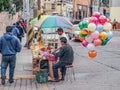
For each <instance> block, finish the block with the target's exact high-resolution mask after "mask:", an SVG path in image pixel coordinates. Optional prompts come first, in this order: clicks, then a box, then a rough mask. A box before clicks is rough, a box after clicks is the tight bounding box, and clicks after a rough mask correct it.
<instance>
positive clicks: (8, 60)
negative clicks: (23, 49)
mask: <svg viewBox="0 0 120 90" xmlns="http://www.w3.org/2000/svg"><path fill="white" fill-rule="evenodd" d="M8 65H9V79H13V76H14V69H15V65H16V55H7V56H2V62H1V76H6V70H7V67H8Z"/></svg>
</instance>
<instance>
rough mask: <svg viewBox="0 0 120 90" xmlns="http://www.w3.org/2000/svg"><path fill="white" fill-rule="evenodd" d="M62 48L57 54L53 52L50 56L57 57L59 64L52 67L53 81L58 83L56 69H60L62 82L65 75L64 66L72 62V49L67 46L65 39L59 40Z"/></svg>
mask: <svg viewBox="0 0 120 90" xmlns="http://www.w3.org/2000/svg"><path fill="white" fill-rule="evenodd" d="M60 41H61V45H62V47H61V48H60V50H59V52H53V53H52V54H53V55H55V56H57V57H59V62H57V63H56V64H54V65H53V73H54V78H55V80H54V81H59V77H58V68H60V69H61V74H62V78H61V80H64V77H65V74H66V67H65V66H66V65H72V63H73V60H74V52H73V49H72V47H71V46H70V45H69V44H67V39H66V38H65V37H61V38H60Z"/></svg>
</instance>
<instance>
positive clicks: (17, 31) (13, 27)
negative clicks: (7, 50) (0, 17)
mask: <svg viewBox="0 0 120 90" xmlns="http://www.w3.org/2000/svg"><path fill="white" fill-rule="evenodd" d="M12 32H13V35H15V36H16V37H19V34H20V32H19V29H18V28H17V27H16V24H15V23H14V24H13V26H12Z"/></svg>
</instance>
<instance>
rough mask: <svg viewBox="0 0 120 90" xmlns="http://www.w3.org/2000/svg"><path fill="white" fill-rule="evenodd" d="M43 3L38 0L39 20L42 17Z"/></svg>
mask: <svg viewBox="0 0 120 90" xmlns="http://www.w3.org/2000/svg"><path fill="white" fill-rule="evenodd" d="M40 9H41V1H40V0H38V19H40V17H41V10H40Z"/></svg>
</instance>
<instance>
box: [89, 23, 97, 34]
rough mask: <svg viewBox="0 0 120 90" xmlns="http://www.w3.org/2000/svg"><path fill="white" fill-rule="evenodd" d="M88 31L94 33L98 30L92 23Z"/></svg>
mask: <svg viewBox="0 0 120 90" xmlns="http://www.w3.org/2000/svg"><path fill="white" fill-rule="evenodd" d="M88 30H89V31H91V32H94V31H95V30H96V25H95V24H94V23H90V24H89V25H88Z"/></svg>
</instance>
